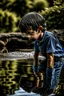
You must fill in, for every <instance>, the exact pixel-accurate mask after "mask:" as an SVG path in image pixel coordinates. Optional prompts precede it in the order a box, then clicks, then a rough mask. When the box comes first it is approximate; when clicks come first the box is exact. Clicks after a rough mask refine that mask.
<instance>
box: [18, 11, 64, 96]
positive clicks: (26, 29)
mask: <svg viewBox="0 0 64 96" xmlns="http://www.w3.org/2000/svg"><path fill="white" fill-rule="evenodd" d="M19 28H20V30H21V32H22V33H26V34H27V36H28V38H29V39H34V40H35V43H34V64H33V71H34V74H35V76H37V74H38V73H39V70H43V71H44V74H45V80H44V81H45V85H44V87H45V88H44V89H45V92H44V96H50V94H51V96H53V95H54V94H53V92H54V90H55V88H56V86H57V85H58V79H59V76H60V72H61V68H62V66H63V64H64V62H63V60H62V58H63V56H64V53H63V51H62V46H61V44H60V43H59V40H58V39H57V37H56V36H54V34H53V33H52V32H49V31H46V24H45V19H44V17H43V16H42V15H40V14H39V13H37V12H30V13H27V14H26V15H25V16H23V18H22V19H21V21H20V23H19ZM39 53H41V54H42V55H43V56H45V57H46V60H45V62H44V63H41V64H40V65H39V66H38V55H39ZM54 96H55V95H54Z"/></svg>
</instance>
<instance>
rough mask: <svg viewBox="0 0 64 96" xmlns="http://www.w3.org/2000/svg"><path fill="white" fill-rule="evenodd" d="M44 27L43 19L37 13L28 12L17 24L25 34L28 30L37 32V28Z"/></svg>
mask: <svg viewBox="0 0 64 96" xmlns="http://www.w3.org/2000/svg"><path fill="white" fill-rule="evenodd" d="M40 25H41V26H43V27H44V28H45V27H46V23H45V18H44V17H43V16H42V15H41V14H39V13H37V12H29V13H27V14H26V15H24V16H23V17H22V19H21V20H20V22H19V28H20V31H21V32H26V31H27V29H28V28H32V29H33V30H37V28H38V26H40Z"/></svg>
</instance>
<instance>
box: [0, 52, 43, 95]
mask: <svg viewBox="0 0 64 96" xmlns="http://www.w3.org/2000/svg"><path fill="white" fill-rule="evenodd" d="M41 59H44V57H42V58H41ZM32 65H33V52H30V53H29V52H21V51H15V52H8V53H6V54H5V53H2V54H0V94H1V95H0V96H19V94H22V93H21V90H20V92H19V86H20V83H19V82H20V80H21V79H22V78H26V77H27V78H29V79H28V80H29V82H28V81H27V82H28V83H29V84H32V85H31V86H29V88H28V87H27V86H25V87H26V88H25V87H24V88H25V90H26V92H30V91H31V88H32V87H33V86H34V74H33V71H32ZM25 80H26V79H24V82H25V83H26V81H25ZM22 84H23V83H22ZM27 85H28V84H27ZM17 90H18V91H17ZM15 92H16V95H13V94H15ZM17 92H19V93H17ZM22 92H24V94H26V95H25V96H40V95H38V94H35V93H32V92H31V93H30V94H28V95H27V93H26V92H25V91H23V90H22ZM11 94H12V95H11ZM21 96H24V95H21Z"/></svg>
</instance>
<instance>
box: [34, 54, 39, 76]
mask: <svg viewBox="0 0 64 96" xmlns="http://www.w3.org/2000/svg"><path fill="white" fill-rule="evenodd" d="M38 54H39V53H34V63H33V71H34V74H35V75H37V72H38Z"/></svg>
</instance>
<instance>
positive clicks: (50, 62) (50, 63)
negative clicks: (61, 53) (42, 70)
mask: <svg viewBox="0 0 64 96" xmlns="http://www.w3.org/2000/svg"><path fill="white" fill-rule="evenodd" d="M47 67H48V68H53V67H54V54H53V53H50V54H47Z"/></svg>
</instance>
